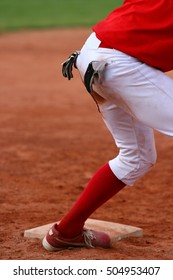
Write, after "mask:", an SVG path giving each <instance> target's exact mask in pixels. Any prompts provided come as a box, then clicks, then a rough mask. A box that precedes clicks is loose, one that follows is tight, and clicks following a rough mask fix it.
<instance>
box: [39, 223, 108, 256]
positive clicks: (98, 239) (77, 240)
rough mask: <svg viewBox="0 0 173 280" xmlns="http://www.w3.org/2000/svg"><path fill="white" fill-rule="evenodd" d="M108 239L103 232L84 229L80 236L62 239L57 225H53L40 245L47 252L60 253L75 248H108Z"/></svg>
mask: <svg viewBox="0 0 173 280" xmlns="http://www.w3.org/2000/svg"><path fill="white" fill-rule="evenodd" d="M110 241H111V240H110V237H109V235H107V234H106V233H104V232H98V231H94V230H89V229H86V228H84V229H83V231H82V232H81V234H79V235H77V236H76V237H74V238H64V237H63V236H62V235H61V234H60V233H59V231H58V225H57V224H54V225H53V226H52V227H51V229H50V230H49V231H48V233H47V235H46V236H45V237H44V239H43V241H42V244H43V247H44V248H45V249H46V250H48V251H60V250H64V249H73V248H77V247H87V248H95V247H102V248H105V249H106V248H110V246H111V242H110Z"/></svg>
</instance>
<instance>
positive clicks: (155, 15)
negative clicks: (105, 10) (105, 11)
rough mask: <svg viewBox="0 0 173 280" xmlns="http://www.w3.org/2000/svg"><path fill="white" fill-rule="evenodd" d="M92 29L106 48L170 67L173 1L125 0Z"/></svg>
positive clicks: (172, 65)
mask: <svg viewBox="0 0 173 280" xmlns="http://www.w3.org/2000/svg"><path fill="white" fill-rule="evenodd" d="M93 31H94V32H95V33H96V35H97V37H98V39H100V40H101V41H102V42H103V43H104V44H105V45H106V46H108V47H110V48H115V49H117V50H120V51H122V52H124V53H126V54H129V55H131V56H134V57H136V58H137V59H139V60H141V61H142V62H144V63H147V64H149V65H150V66H153V67H155V68H158V69H160V70H162V71H164V72H166V71H170V70H173V0H125V1H124V3H123V5H122V6H121V7H119V8H117V9H115V10H114V11H112V12H111V13H110V14H109V15H108V17H107V18H106V19H104V20H102V21H100V22H99V23H98V24H96V25H95V26H94V27H93Z"/></svg>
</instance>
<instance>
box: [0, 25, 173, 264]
mask: <svg viewBox="0 0 173 280" xmlns="http://www.w3.org/2000/svg"><path fill="white" fill-rule="evenodd" d="M89 33H90V30H88V29H84V30H83V29H76V30H52V31H32V32H31V31H28V32H24V31H22V32H18V33H8V34H1V35H0V85H1V86H0V151H1V152H0V209H1V210H0V259H6V260H9V259H25V260H26V259H42V260H44V259H52V260H53V259H55V260H57V259H59V260H60V259H62V260H75V259H81V260H84V259H86V260H91V259H93V260H96V259H105V260H106V259H107V260H115V259H120V260H124V259H126V260H130V259H134V260H135V259H173V234H172V232H173V219H172V217H173V207H172V202H173V189H172V188H173V182H172V166H173V157H172V153H173V141H171V139H169V138H167V137H165V136H163V135H161V134H159V133H157V132H156V144H157V149H158V161H157V164H156V165H155V167H154V168H153V169H152V170H151V171H150V173H148V174H147V175H146V176H145V177H144V178H142V179H141V180H140V181H138V182H137V183H136V184H135V186H134V187H128V188H126V189H124V190H122V191H121V192H120V193H119V194H118V195H117V196H115V197H113V198H112V199H111V200H110V201H108V202H107V203H106V204H105V205H104V206H102V207H101V208H99V209H98V210H97V211H96V212H95V213H94V214H93V215H92V217H91V218H96V219H102V220H106V221H112V222H117V223H123V224H129V225H132V226H137V227H142V228H143V230H144V236H143V237H142V238H132V237H131V238H127V239H125V240H122V241H119V242H117V243H116V244H114V246H113V248H111V249H110V250H104V249H76V250H72V251H68V250H64V251H61V252H57V253H50V252H47V251H45V250H44V249H43V248H42V245H41V241H40V240H38V239H27V238H24V236H23V232H24V230H25V229H28V228H33V227H36V226H40V225H44V224H47V223H51V222H54V221H56V220H59V219H61V217H62V216H63V215H64V214H65V213H66V212H67V211H68V209H69V208H70V207H71V205H72V204H73V202H74V201H75V200H76V198H77V197H78V195H79V194H80V193H81V191H82V190H83V188H84V187H85V185H86V183H87V182H88V180H89V178H90V177H91V175H92V174H93V173H94V172H95V170H97V169H98V168H99V167H100V166H101V165H102V164H104V163H105V162H107V161H108V160H109V159H110V158H112V157H114V155H115V154H116V153H117V150H116V147H115V146H114V143H113V140H112V137H111V136H110V134H109V132H108V131H107V129H106V128H105V126H104V124H103V122H102V120H101V117H100V115H99V112H98V111H97V109H96V106H95V103H94V102H93V100H92V98H91V97H90V96H89V94H87V93H86V91H85V89H84V87H83V85H82V83H81V81H80V78H79V75H78V73H77V72H75V73H74V75H75V78H74V79H73V80H72V81H70V82H69V81H67V80H65V79H64V78H63V77H62V75H61V62H62V61H64V60H65V59H66V58H67V56H68V55H69V54H70V53H71V52H73V51H74V50H76V49H79V48H80V47H81V46H82V44H83V42H84V41H85V39H86V38H87V36H88V35H89Z"/></svg>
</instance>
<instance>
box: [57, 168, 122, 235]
mask: <svg viewBox="0 0 173 280" xmlns="http://www.w3.org/2000/svg"><path fill="white" fill-rule="evenodd" d="M124 186H125V184H124V183H123V182H122V181H120V180H119V179H118V178H116V176H115V175H114V174H113V172H112V170H111V169H110V167H109V164H108V163H107V164H105V165H104V166H103V167H101V168H100V169H99V170H98V171H97V172H96V173H95V174H94V176H93V177H92V178H91V180H90V181H89V183H88V185H87V186H86V188H85V190H84V191H83V192H82V194H81V195H80V197H79V198H78V200H77V201H76V203H75V204H74V206H73V207H72V208H71V210H70V211H69V212H68V213H67V215H66V216H65V217H64V218H63V219H62V220H61V221H60V223H59V225H58V230H59V232H60V233H61V234H62V235H63V236H65V237H67V238H68V237H69V238H70V237H74V236H76V235H78V234H79V233H80V232H81V231H82V229H83V226H84V223H85V221H86V220H87V219H88V217H89V216H90V215H91V214H92V213H93V212H94V211H95V210H96V209H97V208H98V207H100V206H101V205H102V204H103V203H105V202H106V201H107V200H109V199H110V198H111V197H112V196H113V195H115V194H116V193H117V192H118V191H120V190H121V189H122V188H123V187H124Z"/></svg>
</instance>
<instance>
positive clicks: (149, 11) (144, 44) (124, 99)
mask: <svg viewBox="0 0 173 280" xmlns="http://www.w3.org/2000/svg"><path fill="white" fill-rule="evenodd" d="M92 31H93V32H92V33H91V35H90V36H89V38H88V39H87V40H86V42H85V44H84V46H83V47H82V49H81V50H80V51H76V52H74V53H73V54H72V55H71V56H70V57H69V58H68V59H67V60H66V61H65V62H64V63H63V65H62V73H63V75H64V76H65V77H66V78H68V79H69V80H70V79H71V78H72V77H73V73H72V72H73V66H74V67H76V68H77V69H78V71H79V73H80V76H81V78H82V80H83V83H84V85H85V87H86V90H87V91H88V92H89V93H90V94H91V96H92V97H93V99H94V100H95V102H96V103H97V105H98V108H99V111H100V113H101V115H102V118H103V120H104V122H105V124H106V126H107V128H108V129H109V131H110V132H111V134H112V136H113V138H114V140H115V143H116V146H117V147H118V148H119V154H118V155H117V156H116V157H115V158H113V159H111V160H110V161H109V162H108V163H106V164H104V165H103V166H102V167H101V168H100V169H99V170H98V171H97V172H96V173H95V174H94V175H93V177H92V178H91V180H90V181H89V183H88V184H87V186H86V188H85V189H84V191H83V192H82V194H81V195H80V197H79V198H78V199H77V201H76V203H75V204H74V205H73V206H72V208H71V209H70V210H69V212H68V213H67V214H66V215H65V216H64V217H63V218H62V219H61V221H60V223H59V224H55V225H53V227H52V228H51V229H50V230H49V232H48V233H47V235H46V236H45V238H44V239H43V246H44V248H45V249H47V250H49V251H58V250H62V249H67V248H74V247H82V246H83V247H89V248H93V247H94V248H95V247H103V248H109V247H110V246H111V242H110V238H109V236H108V235H107V234H105V233H103V232H97V231H94V230H92V229H86V228H85V227H84V223H85V221H86V220H87V219H88V217H89V216H90V215H91V214H92V213H93V212H94V211H95V210H96V209H97V208H98V207H100V206H101V205H102V204H103V203H105V202H106V201H107V200H109V199H110V198H111V197H112V196H114V195H115V194H116V193H118V192H119V191H120V190H121V189H123V188H124V187H125V186H132V185H133V184H134V183H135V182H136V181H137V180H138V179H139V178H141V177H142V176H144V175H145V174H146V173H147V172H148V171H149V170H150V169H151V167H152V166H153V165H154V164H155V162H156V149H155V142H154V136H153V130H154V129H155V130H157V131H160V132H161V133H164V134H165V135H168V136H170V137H173V80H172V79H171V78H170V77H168V75H166V74H165V72H167V71H170V70H172V69H173V53H172V50H173V1H172V0H125V1H124V3H123V4H122V6H121V7H119V8H117V9H115V10H113V11H112V12H111V13H110V14H109V15H108V16H107V17H106V18H105V19H104V20H102V21H100V22H99V23H98V24H96V25H95V26H94V27H93V30H92Z"/></svg>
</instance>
